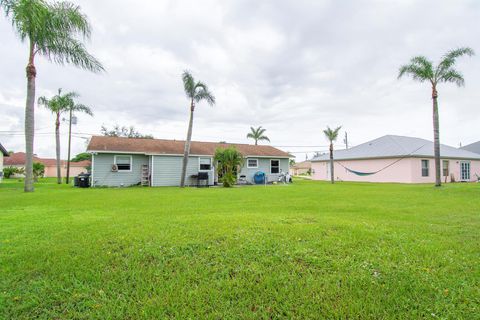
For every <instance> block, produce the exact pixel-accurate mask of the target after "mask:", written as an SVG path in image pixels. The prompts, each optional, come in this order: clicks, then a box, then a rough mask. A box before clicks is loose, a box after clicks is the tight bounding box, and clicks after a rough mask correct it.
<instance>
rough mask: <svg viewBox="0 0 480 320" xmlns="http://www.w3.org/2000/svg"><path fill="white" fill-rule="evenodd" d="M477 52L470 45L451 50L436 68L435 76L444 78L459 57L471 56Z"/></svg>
mask: <svg viewBox="0 0 480 320" xmlns="http://www.w3.org/2000/svg"><path fill="white" fill-rule="evenodd" d="M474 54H475V52H474V51H473V49H471V48H468V47H463V48H458V49H454V50H450V51H449V52H447V54H445V55H444V56H443V59H442V61H440V63H439V64H438V66H437V68H436V70H435V77H436V78H437V79H439V80H440V79H442V78H444V75H445V74H446V73H447V72H449V70H450V68H451V67H453V66H454V65H455V62H456V60H457V58H459V57H461V56H464V55H467V56H469V57H471V56H473V55H474Z"/></svg>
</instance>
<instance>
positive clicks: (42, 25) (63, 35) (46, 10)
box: [0, 0, 104, 192]
mask: <svg viewBox="0 0 480 320" xmlns="http://www.w3.org/2000/svg"><path fill="white" fill-rule="evenodd" d="M0 8H2V9H3V10H4V11H5V14H6V16H7V17H8V18H10V20H11V22H12V26H13V28H14V29H15V31H16V32H17V33H18V36H19V37H20V40H21V41H22V42H26V43H27V44H28V63H27V68H26V75H27V99H26V105H25V151H26V159H25V160H26V161H25V192H32V191H33V138H34V126H35V121H34V104H35V78H36V76H37V70H36V68H35V58H36V57H37V56H38V55H41V56H45V57H46V58H47V59H48V60H50V61H53V62H55V63H58V64H60V65H63V64H73V65H75V66H77V67H80V68H83V69H86V70H90V71H93V72H100V71H102V70H104V69H103V66H102V64H101V63H100V62H99V61H98V60H97V59H95V58H94V57H93V56H92V55H90V54H89V53H88V52H87V50H86V48H85V46H84V45H83V43H82V41H81V40H78V39H77V37H78V36H80V38H82V39H88V38H90V32H91V31H90V30H91V29H90V24H89V23H88V21H87V17H86V16H85V15H84V14H83V13H82V12H81V11H80V7H79V6H76V5H74V4H72V3H70V2H67V1H61V2H54V3H49V2H46V1H44V0H0Z"/></svg>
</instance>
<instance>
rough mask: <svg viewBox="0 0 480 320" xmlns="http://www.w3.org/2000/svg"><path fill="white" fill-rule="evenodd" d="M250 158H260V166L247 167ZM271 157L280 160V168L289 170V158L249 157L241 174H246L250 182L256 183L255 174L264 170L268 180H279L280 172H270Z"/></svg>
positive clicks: (284, 170) (285, 170)
mask: <svg viewBox="0 0 480 320" xmlns="http://www.w3.org/2000/svg"><path fill="white" fill-rule="evenodd" d="M248 159H258V168H247V164H248V162H247V160H248ZM271 159H275V160H280V169H281V170H282V171H283V172H285V173H286V172H288V170H289V165H288V160H289V159H278V158H255V157H249V158H247V159H245V164H244V165H243V168H242V170H240V173H239V176H240V175H245V176H246V177H247V181H248V182H250V183H254V182H253V176H254V175H255V173H257V172H258V171H262V172H264V173H265V174H266V175H267V178H268V181H277V180H278V174H272V173H270V160H271Z"/></svg>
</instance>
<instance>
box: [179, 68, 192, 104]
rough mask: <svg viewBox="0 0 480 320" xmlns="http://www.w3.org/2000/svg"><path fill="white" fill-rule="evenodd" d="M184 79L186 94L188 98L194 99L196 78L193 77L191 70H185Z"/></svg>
mask: <svg viewBox="0 0 480 320" xmlns="http://www.w3.org/2000/svg"><path fill="white" fill-rule="evenodd" d="M182 81H183V88H184V90H185V94H186V95H187V97H188V98H190V99H193V97H194V96H195V80H194V79H193V76H192V74H191V73H190V71H188V70H185V71H183V74H182Z"/></svg>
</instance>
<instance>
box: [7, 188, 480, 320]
mask: <svg viewBox="0 0 480 320" xmlns="http://www.w3.org/2000/svg"><path fill="white" fill-rule="evenodd" d="M479 200H480V184H450V185H446V186H444V187H442V188H441V189H435V188H434V187H433V186H431V185H394V184H360V183H338V184H335V185H330V184H327V183H322V182H313V181H297V182H296V183H295V184H293V185H288V186H283V185H278V186H268V187H264V186H260V187H256V186H254V187H241V188H234V189H221V188H209V189H206V188H205V189H196V188H186V189H183V190H181V189H179V188H129V189H74V188H72V187H68V186H57V185H55V184H53V183H52V182H42V183H39V184H37V187H36V191H35V193H33V194H24V193H23V192H22V185H21V183H19V182H15V181H14V182H12V181H4V182H3V183H1V184H0V208H1V209H0V270H1V271H0V272H1V274H0V317H2V319H32V318H35V319H37V318H39V319H150V318H152V319H163V318H167V319H168V318H178V319H203V318H207V319H313V318H317V319H318V318H325V319H347V318H348V319H423V318H424V319H437V318H438V319H480V201H479Z"/></svg>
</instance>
